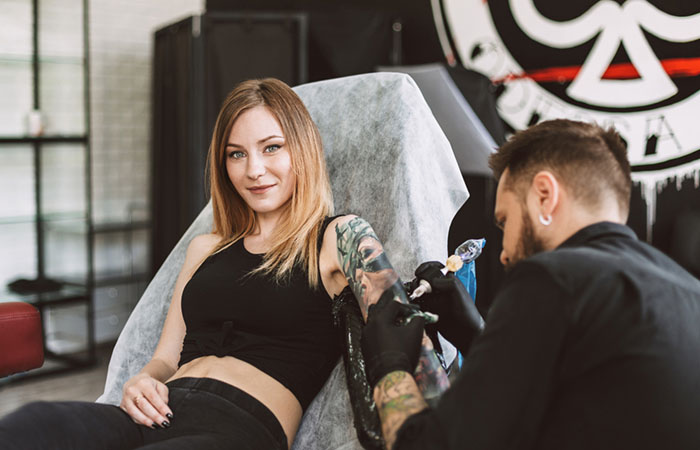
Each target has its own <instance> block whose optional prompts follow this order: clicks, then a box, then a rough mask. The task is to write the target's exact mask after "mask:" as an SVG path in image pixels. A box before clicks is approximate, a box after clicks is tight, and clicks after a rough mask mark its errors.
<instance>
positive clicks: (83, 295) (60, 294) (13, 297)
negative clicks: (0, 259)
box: [0, 286, 89, 307]
mask: <svg viewBox="0 0 700 450" xmlns="http://www.w3.org/2000/svg"><path fill="white" fill-rule="evenodd" d="M87 298H89V294H88V291H87V289H85V288H84V287H82V286H64V287H63V288H61V289H59V290H57V291H52V292H42V293H37V294H18V293H16V292H12V291H10V290H8V289H6V288H3V290H1V291H0V302H17V301H19V302H26V303H29V304H31V305H34V306H36V307H41V306H46V305H60V304H62V303H74V302H82V301H85V299H87Z"/></svg>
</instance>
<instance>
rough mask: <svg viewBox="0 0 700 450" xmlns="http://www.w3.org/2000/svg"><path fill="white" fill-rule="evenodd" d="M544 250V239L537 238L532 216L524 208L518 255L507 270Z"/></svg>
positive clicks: (506, 267)
mask: <svg viewBox="0 0 700 450" xmlns="http://www.w3.org/2000/svg"><path fill="white" fill-rule="evenodd" d="M544 250H545V245H544V242H543V241H542V239H540V238H539V237H537V236H535V227H534V225H533V224H532V220H530V216H529V215H528V214H527V210H526V209H525V208H523V220H522V228H521V229H520V239H519V240H518V246H517V248H516V253H515V255H514V257H513V258H511V259H510V261H509V262H508V265H506V266H505V270H506V271H508V270H510V269H512V268H513V266H514V265H515V264H517V263H518V262H519V261H522V260H523V259H525V258H529V257H530V256H532V255H534V254H536V253H539V252H542V251H544Z"/></svg>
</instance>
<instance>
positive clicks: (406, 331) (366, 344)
mask: <svg viewBox="0 0 700 450" xmlns="http://www.w3.org/2000/svg"><path fill="white" fill-rule="evenodd" d="M416 310H417V308H416V307H415V306H414V305H406V304H403V303H399V302H397V301H395V300H394V299H393V298H392V296H389V295H387V296H382V297H381V298H380V299H379V301H378V302H377V303H376V304H374V305H371V306H370V307H369V311H368V313H367V324H366V325H365V327H364V329H363V330H362V354H363V356H364V357H365V368H366V373H367V381H369V384H370V386H371V387H372V389H374V387H375V386H376V385H377V383H378V382H379V380H381V379H382V378H383V377H384V376H385V375H387V374H389V373H391V372H394V371H397V370H402V371H405V372H408V373H410V374H413V371H414V370H415V368H416V366H417V365H418V358H419V356H420V347H421V340H422V338H423V327H424V325H425V324H424V320H423V318H422V317H415V318H413V319H411V320H410V321H409V322H407V323H406V322H405V319H406V317H407V316H409V315H410V314H411V313H414V312H415V311H416Z"/></svg>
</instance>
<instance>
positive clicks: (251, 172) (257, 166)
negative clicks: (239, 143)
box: [246, 155, 266, 179]
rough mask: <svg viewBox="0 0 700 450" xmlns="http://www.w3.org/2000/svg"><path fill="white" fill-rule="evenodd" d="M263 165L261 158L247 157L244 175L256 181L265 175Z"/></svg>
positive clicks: (256, 156) (255, 156)
mask: <svg viewBox="0 0 700 450" xmlns="http://www.w3.org/2000/svg"><path fill="white" fill-rule="evenodd" d="M265 171H266V169H265V163H264V161H263V160H262V157H260V156H258V155H251V156H250V157H248V165H247V167H246V175H247V176H248V177H249V178H252V179H257V178H260V177H261V176H263V175H265Z"/></svg>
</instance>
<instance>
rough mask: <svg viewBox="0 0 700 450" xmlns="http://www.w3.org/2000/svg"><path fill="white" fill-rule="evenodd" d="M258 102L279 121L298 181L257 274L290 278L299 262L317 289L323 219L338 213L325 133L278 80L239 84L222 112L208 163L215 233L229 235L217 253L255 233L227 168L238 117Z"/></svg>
mask: <svg viewBox="0 0 700 450" xmlns="http://www.w3.org/2000/svg"><path fill="white" fill-rule="evenodd" d="M257 106H264V107H266V108H267V109H268V110H269V111H270V112H271V113H272V114H273V115H274V116H275V118H276V119H277V121H278V122H279V124H280V126H281V128H282V132H283V133H284V138H285V141H286V145H287V147H288V148H289V152H290V155H291V160H292V170H293V171H294V174H295V175H296V185H295V186H294V190H293V192H292V197H291V199H290V201H289V203H288V204H287V207H286V208H285V211H284V212H283V214H282V216H281V217H280V220H279V222H278V223H277V228H276V233H275V235H274V237H273V238H272V242H270V247H269V250H268V251H267V252H266V253H265V255H264V258H263V263H262V264H261V265H260V266H259V267H258V268H256V269H255V270H253V271H252V272H251V274H256V273H266V274H271V275H272V276H273V277H274V279H275V280H276V281H277V282H280V281H283V280H284V279H286V278H288V277H289V276H290V275H291V273H292V270H293V269H294V267H295V266H297V265H302V266H303V267H305V268H306V270H307V273H308V280H309V285H310V286H312V287H314V288H315V287H317V286H318V284H319V277H318V273H319V271H318V266H319V260H318V248H319V239H323V236H320V230H321V226H322V224H323V219H324V218H325V217H326V216H328V215H330V214H332V212H333V197H332V193H331V187H330V182H329V179H328V172H327V170H326V162H325V159H324V156H323V144H322V142H321V135H320V134H319V132H318V129H317V128H316V125H315V124H314V122H313V120H312V119H311V116H310V115H309V112H308V111H307V110H306V107H305V106H304V104H303V103H302V101H301V99H300V98H299V97H298V96H297V95H296V93H295V92H294V91H293V90H292V89H291V88H290V87H289V86H287V85H286V84H285V83H283V82H282V81H280V80H277V79H274V78H265V79H262V80H248V81H244V82H242V83H240V84H238V85H237V86H236V87H235V88H234V89H233V91H231V93H229V95H228V96H227V97H226V100H224V103H223V105H222V107H221V110H220V111H219V116H218V117H217V119H216V125H215V126H214V134H213V136H212V141H211V145H210V147H209V155H208V160H209V162H208V166H209V181H210V190H211V200H212V207H213V213H214V226H213V230H212V231H213V232H214V233H216V234H218V235H220V236H221V237H222V238H223V239H222V240H221V242H220V243H219V245H217V246H216V248H215V249H214V251H213V253H215V252H218V251H220V250H222V249H223V248H225V247H227V246H229V245H231V244H233V243H234V242H236V241H238V240H239V239H242V238H244V237H245V236H247V235H249V234H251V233H252V232H253V231H254V230H255V228H256V220H257V218H256V214H255V212H254V211H253V210H252V209H251V208H250V207H249V206H248V205H247V204H246V203H245V201H244V200H243V199H242V198H241V196H240V195H239V194H238V192H236V189H235V188H234V187H233V184H232V183H231V180H230V179H229V177H228V173H227V172H226V159H225V158H226V151H225V147H226V144H227V142H228V139H229V136H230V134H231V128H233V123H234V122H235V121H236V119H237V118H238V117H239V116H240V115H241V114H242V113H243V112H245V111H247V110H249V109H251V108H255V107H257Z"/></svg>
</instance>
